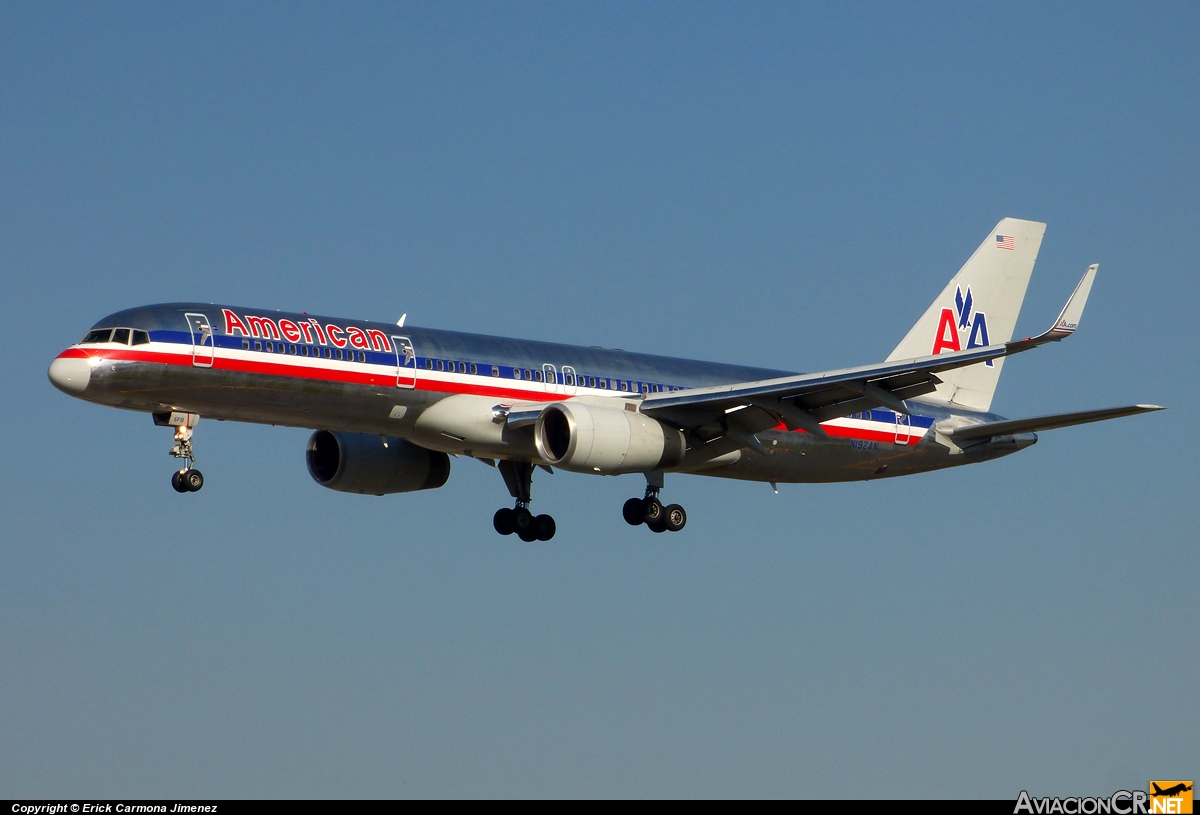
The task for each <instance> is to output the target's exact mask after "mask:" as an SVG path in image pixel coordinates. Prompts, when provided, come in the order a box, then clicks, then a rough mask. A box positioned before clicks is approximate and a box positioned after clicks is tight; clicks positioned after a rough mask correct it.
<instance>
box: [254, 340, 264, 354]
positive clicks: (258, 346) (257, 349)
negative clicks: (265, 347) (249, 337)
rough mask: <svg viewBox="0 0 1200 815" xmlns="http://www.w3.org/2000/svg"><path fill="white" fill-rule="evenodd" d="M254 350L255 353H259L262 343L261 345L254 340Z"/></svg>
mask: <svg viewBox="0 0 1200 815" xmlns="http://www.w3.org/2000/svg"><path fill="white" fill-rule="evenodd" d="M254 350H255V351H261V350H262V343H261V342H259V341H258V340H255V341H254Z"/></svg>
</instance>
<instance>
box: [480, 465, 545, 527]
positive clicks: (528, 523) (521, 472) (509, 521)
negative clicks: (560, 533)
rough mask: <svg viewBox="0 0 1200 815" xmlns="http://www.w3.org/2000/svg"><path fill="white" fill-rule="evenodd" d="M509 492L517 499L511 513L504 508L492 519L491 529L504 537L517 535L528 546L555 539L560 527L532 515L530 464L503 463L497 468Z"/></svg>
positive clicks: (510, 510)
mask: <svg viewBox="0 0 1200 815" xmlns="http://www.w3.org/2000/svg"><path fill="white" fill-rule="evenodd" d="M496 466H497V469H498V470H500V475H501V476H503V478H504V483H505V484H506V485H508V492H509V494H510V495H512V497H513V498H515V499H516V501H517V505H516V506H515V507H513V508H512V509H509V508H508V507H501V508H500V509H498V510H496V514H495V515H493V516H492V526H494V527H495V528H496V531H497V532H499V533H500V534H501V535H511V534H513V533H514V532H515V533H517V537H518V538H520V539H521V540H523V541H525V542H526V543H532V542H533V541H548V540H550V539H551V538H553V537H554V533H555V531H556V530H557V526H556V525H555V523H554V519H553V518H551V517H550V516H549V515H534V514H533V513H532V512H530V511H529V502H530V501H531V500H532V499H531V498H530V497H529V490H530V487H531V486H532V484H533V465H532V464H530V463H529V462H528V461H501V462H499V464H497V465H496Z"/></svg>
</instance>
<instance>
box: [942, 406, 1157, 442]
mask: <svg viewBox="0 0 1200 815" xmlns="http://www.w3.org/2000/svg"><path fill="white" fill-rule="evenodd" d="M1164 409H1165V408H1162V407H1159V406H1158V405H1128V406H1126V407H1115V408H1101V409H1100V410H1083V411H1080V412H1078V413H1059V414H1056V415H1054V416H1035V417H1033V418H1032V419H1014V420H1012V421H1005V422H988V423H986V424H973V425H968V426H967V427H959V428H955V429H954V430H951V431H949V432H948V433H946V435H947V436H949V437H950V438H952V439H954V441H956V442H957V441H970V440H971V439H986V438H991V437H992V436H1006V435H1008V434H1010V433H1030V432H1033V431H1036V430H1053V429H1055V428H1056V427H1070V426H1071V425H1076V424H1087V423H1088V422H1102V421H1104V420H1105V419H1116V418H1119V417H1121V416H1133V415H1135V414H1137V413H1150V412H1151V411H1155V410H1164Z"/></svg>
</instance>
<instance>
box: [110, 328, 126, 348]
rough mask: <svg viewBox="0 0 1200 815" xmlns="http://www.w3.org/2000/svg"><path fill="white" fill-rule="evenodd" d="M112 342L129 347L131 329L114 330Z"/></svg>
mask: <svg viewBox="0 0 1200 815" xmlns="http://www.w3.org/2000/svg"><path fill="white" fill-rule="evenodd" d="M110 342H116V343H120V344H121V345H129V329H128V328H117V329H114V330H113V333H112V339H111V340H110Z"/></svg>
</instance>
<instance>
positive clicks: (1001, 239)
mask: <svg viewBox="0 0 1200 815" xmlns="http://www.w3.org/2000/svg"><path fill="white" fill-rule="evenodd" d="M1016 247H1017V238H1016V236H1015V235H997V236H996V248H997V249H1007V250H1009V251H1010V252H1011V251H1012V250H1013V249H1015V248H1016Z"/></svg>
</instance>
